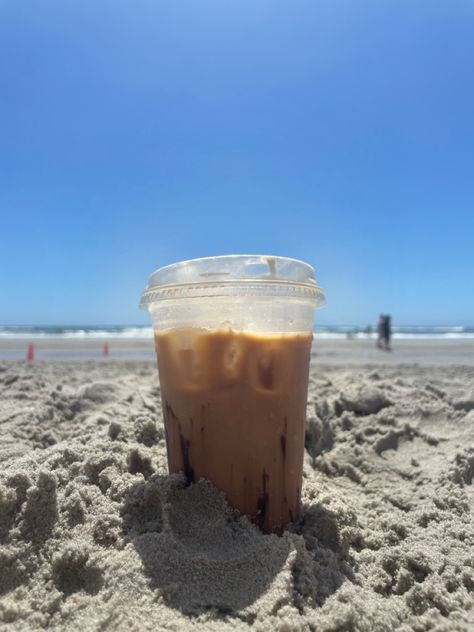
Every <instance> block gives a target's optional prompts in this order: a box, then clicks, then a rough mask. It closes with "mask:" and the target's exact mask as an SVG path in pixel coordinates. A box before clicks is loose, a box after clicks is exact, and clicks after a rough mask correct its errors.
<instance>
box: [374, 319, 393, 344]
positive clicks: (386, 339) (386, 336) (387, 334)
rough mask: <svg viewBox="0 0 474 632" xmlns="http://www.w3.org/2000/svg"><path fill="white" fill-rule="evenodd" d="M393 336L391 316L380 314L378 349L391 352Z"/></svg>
mask: <svg viewBox="0 0 474 632" xmlns="http://www.w3.org/2000/svg"><path fill="white" fill-rule="evenodd" d="M391 336H392V324H391V316H390V315H389V314H380V316H379V322H378V324H377V347H378V348H379V349H385V351H391V347H390V338H391Z"/></svg>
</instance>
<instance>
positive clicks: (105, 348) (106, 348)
mask: <svg viewBox="0 0 474 632" xmlns="http://www.w3.org/2000/svg"><path fill="white" fill-rule="evenodd" d="M102 354H103V355H104V356H108V355H109V343H108V342H106V343H105V344H104V349H103V351H102Z"/></svg>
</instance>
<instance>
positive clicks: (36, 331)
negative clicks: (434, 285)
mask: <svg viewBox="0 0 474 632" xmlns="http://www.w3.org/2000/svg"><path fill="white" fill-rule="evenodd" d="M392 332H393V338H394V339H396V340H397V339H398V340H409V339H419V340H441V339H454V340H456V339H474V327H465V326H449V327H432V326H394V327H393V328H392ZM314 333H315V337H316V338H321V339H322V338H325V339H328V340H337V339H347V338H360V339H375V338H376V337H377V333H376V327H375V325H372V326H365V327H360V326H357V325H337V326H336V325H334V326H331V325H329V326H316V327H315V329H314ZM152 335H153V330H152V328H151V327H149V326H140V325H136V326H133V325H132V326H130V325H126V326H122V325H97V326H95V325H93V326H89V325H87V326H85V325H77V326H76V325H67V326H41V325H36V326H17V325H0V340H1V339H13V340H14V339H22V338H30V339H68V338H70V339H92V338H122V339H146V338H151V337H152Z"/></svg>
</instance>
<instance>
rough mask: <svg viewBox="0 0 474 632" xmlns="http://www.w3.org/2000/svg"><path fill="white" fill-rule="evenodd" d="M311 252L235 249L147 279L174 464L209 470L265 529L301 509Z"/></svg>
mask: <svg viewBox="0 0 474 632" xmlns="http://www.w3.org/2000/svg"><path fill="white" fill-rule="evenodd" d="M323 303H324V295H323V292H322V290H321V288H319V287H318V285H317V284H316V280H315V275H314V270H313V268H312V267H311V266H309V265H308V264H306V263H303V262H302V261H297V260H295V259H288V258H284V257H271V256H260V255H229V256H222V257H209V258H205V259H194V260H191V261H182V262H180V263H176V264H173V265H170V266H166V267H164V268H160V269H159V270H157V271H156V272H154V273H153V274H152V276H151V277H150V280H149V283H148V286H147V288H146V290H145V291H144V292H143V295H142V301H141V307H142V308H145V309H148V310H149V311H150V313H151V316H152V320H153V329H154V335H155V347H156V353H157V360H158V371H159V378H160V387H161V397H162V406H163V415H164V423H165V432H166V447H167V453H168V466H169V471H170V472H171V473H173V472H180V471H182V472H184V475H185V477H186V480H187V482H188V483H192V482H194V481H197V480H198V479H200V478H207V479H209V480H210V481H212V482H213V483H214V485H215V486H216V487H217V488H219V489H221V490H222V491H223V492H225V494H226V497H227V501H228V502H229V504H230V505H232V506H233V507H235V508H236V509H238V510H239V511H240V512H242V513H243V514H246V515H247V516H248V517H249V518H250V520H252V521H253V522H254V523H256V524H257V525H258V526H259V527H260V528H261V529H262V530H263V531H264V532H267V533H268V532H272V531H275V532H281V530H282V528H283V527H284V526H285V525H286V524H288V523H289V522H292V521H294V520H295V519H296V517H297V515H298V511H299V505H300V496H301V482H302V471H303V454H304V433H305V415H306V400H307V391H308V374H309V361H310V355H311V343H312V338H313V317H314V310H315V308H317V307H319V306H321V305H322V304H323Z"/></svg>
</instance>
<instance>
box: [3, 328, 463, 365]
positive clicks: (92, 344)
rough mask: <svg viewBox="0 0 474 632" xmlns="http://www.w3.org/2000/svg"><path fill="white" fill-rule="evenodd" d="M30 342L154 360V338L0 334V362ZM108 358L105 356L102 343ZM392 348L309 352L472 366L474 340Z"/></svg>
mask: <svg viewBox="0 0 474 632" xmlns="http://www.w3.org/2000/svg"><path fill="white" fill-rule="evenodd" d="M30 344H32V345H34V350H35V357H36V359H37V360H44V361H80V360H100V359H107V358H111V359H115V360H150V361H154V359H155V351H154V342H153V338H152V337H151V336H150V337H140V338H126V337H113V336H108V337H103V338H102V337H93V338H90V337H84V338H66V337H59V336H58V337H41V338H38V337H31V336H25V337H23V338H20V337H15V338H0V361H2V360H9V361H18V360H23V359H25V358H26V355H27V350H28V346H29V345H30ZM105 344H107V345H108V350H109V356H107V357H104V354H103V351H104V345H105ZM392 347H393V350H392V351H383V350H380V349H377V348H376V345H375V341H374V340H371V339H363V338H346V339H328V338H321V337H318V335H317V334H316V335H315V337H314V341H313V348H312V351H313V356H314V361H315V362H317V363H325V364H334V365H338V364H350V365H364V364H380V365H383V364H390V365H396V364H419V365H424V366H426V365H430V364H433V365H440V364H463V365H468V366H472V365H474V339H471V338H466V339H449V338H440V339H431V338H430V339H426V340H424V339H419V338H418V339H408V340H406V339H405V340H394V341H393V344H392Z"/></svg>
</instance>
